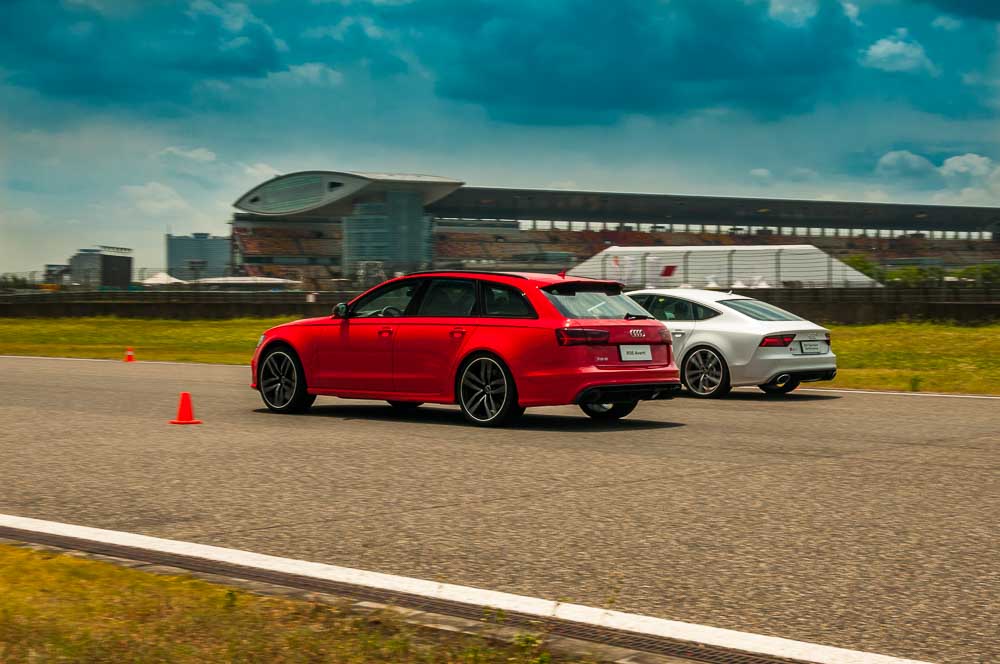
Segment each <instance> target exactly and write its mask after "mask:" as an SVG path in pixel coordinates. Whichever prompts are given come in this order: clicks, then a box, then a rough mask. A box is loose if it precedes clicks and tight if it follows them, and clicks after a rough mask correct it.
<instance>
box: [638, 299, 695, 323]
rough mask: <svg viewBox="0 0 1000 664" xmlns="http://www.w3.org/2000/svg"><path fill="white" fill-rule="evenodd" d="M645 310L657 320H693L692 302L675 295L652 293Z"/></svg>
mask: <svg viewBox="0 0 1000 664" xmlns="http://www.w3.org/2000/svg"><path fill="white" fill-rule="evenodd" d="M646 310H647V311H649V313H651V314H652V315H653V317H654V318H656V319H657V320H685V321H688V320H695V317H694V307H693V305H692V303H690V302H688V301H687V300H681V299H678V298H676V297H668V296H666V295H654V296H653V298H652V300H651V301H650V302H649V304H648V305H647V306H646Z"/></svg>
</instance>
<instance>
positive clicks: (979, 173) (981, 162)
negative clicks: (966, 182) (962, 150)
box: [938, 152, 993, 178]
mask: <svg viewBox="0 0 1000 664" xmlns="http://www.w3.org/2000/svg"><path fill="white" fill-rule="evenodd" d="M938 170H939V171H940V172H941V175H944V176H945V177H950V176H968V177H974V178H977V177H985V176H987V175H989V174H990V172H991V171H992V170H993V160H992V159H990V158H989V157H984V156H982V155H979V154H975V153H973V152H967V153H966V154H963V155H957V156H955V157H948V158H947V159H945V160H944V163H943V164H941V168H940V169H938Z"/></svg>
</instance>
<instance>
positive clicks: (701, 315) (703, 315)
mask: <svg viewBox="0 0 1000 664" xmlns="http://www.w3.org/2000/svg"><path fill="white" fill-rule="evenodd" d="M718 315H719V312H718V311H716V310H715V309H709V308H708V307H705V306H702V305H700V304H696V305H694V319H695V320H708V319H709V318H715V317H716V316H718Z"/></svg>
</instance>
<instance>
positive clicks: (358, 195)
mask: <svg viewBox="0 0 1000 664" xmlns="http://www.w3.org/2000/svg"><path fill="white" fill-rule="evenodd" d="M234 205H235V207H237V208H238V209H239V210H240V212H237V213H235V214H234V215H233V219H232V240H233V249H234V266H235V267H236V269H235V271H236V272H237V273H239V274H247V275H258V276H275V277H282V278H290V279H296V280H299V281H303V282H304V283H305V284H306V287H307V288H314V289H330V288H336V287H338V286H341V285H343V283H344V280H345V279H347V280H353V279H354V277H355V272H356V271H357V269H358V266H361V265H366V266H367V265H370V264H371V261H378V262H381V263H384V264H385V269H386V273H387V274H391V273H392V272H394V271H409V270H413V269H418V268H422V267H450V268H458V267H476V268H489V267H490V266H496V268H497V269H501V268H502V269H514V268H520V269H532V270H547V271H552V272H554V271H558V270H562V269H566V268H569V267H572V266H574V265H577V264H579V263H581V262H582V261H584V260H586V259H588V258H590V257H591V256H593V255H595V254H597V253H599V252H601V251H603V250H604V249H606V248H608V247H610V246H620V247H657V246H695V247H697V246H704V247H713V246H714V247H720V248H725V247H740V246H750V245H787V244H811V245H814V246H816V247H818V248H820V249H822V250H823V251H824V252H826V253H827V254H829V255H831V256H835V257H844V256H849V255H856V254H864V255H867V256H869V257H870V258H872V259H874V260H875V261H877V262H880V263H892V262H894V261H900V262H901V263H904V264H905V263H906V262H907V261H914V260H916V261H925V260H929V259H933V261H934V263H935V264H937V265H943V266H947V267H960V266H965V265H970V264H977V263H983V262H990V261H996V260H1000V209H997V208H990V207H962V206H923V205H909V204H906V205H904V204H891V203H849V202H832V201H795V200H781V199H757V198H729V197H706V196H680V195H668V194H627V193H611V192H590V191H562V190H533V189H506V188H487V187H466V186H463V183H461V182H460V181H458V180H451V179H447V178H441V177H437V176H428V175H392V174H385V173H375V174H371V173H357V172H333V171H306V172H302V173H293V174H289V175H284V176H279V177H277V178H273V179H271V180H269V181H267V182H264V183H262V184H261V185H258V186H257V187H255V188H253V189H251V190H250V191H249V192H247V193H246V194H244V195H243V196H241V197H240V199H238V200H237V202H236V203H235V204H234ZM383 228H384V229H385V230H383Z"/></svg>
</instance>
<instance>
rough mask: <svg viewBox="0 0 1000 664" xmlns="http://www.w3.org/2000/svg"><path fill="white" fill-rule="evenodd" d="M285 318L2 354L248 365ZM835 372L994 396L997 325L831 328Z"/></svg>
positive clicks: (886, 383) (20, 325)
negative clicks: (131, 352) (128, 351)
mask: <svg viewBox="0 0 1000 664" xmlns="http://www.w3.org/2000/svg"><path fill="white" fill-rule="evenodd" d="M286 320H288V319H284V318H271V319H250V318H240V319H233V320H203V321H175V320H138V319H128V318H56V319H47V318H38V319H13V318H7V319H0V344H2V346H0V347H2V349H3V350H2V352H3V353H5V354H11V355H46V356H58V357H97V358H110V359H121V358H122V356H123V355H124V352H125V347H126V346H131V347H133V348H134V349H135V353H136V358H137V359H138V360H140V361H142V360H174V361H182V362H215V363H222V364H246V363H248V362H249V361H250V356H251V355H252V354H253V349H254V346H255V344H256V343H257V337H258V336H259V335H260V333H261V332H263V331H264V330H265V329H267V328H269V327H272V326H274V325H277V324H279V323H282V322H284V321H286ZM831 329H832V331H833V349H834V352H836V353H837V364H838V367H839V373H838V375H837V380H836V381H834V382H833V383H821V384H819V385H821V386H835V387H851V388H864V389H874V390H905V391H910V390H914V389H916V390H919V391H923V392H969V393H980V394H997V393H1000V352H997V348H996V345H997V342H998V341H1000V325H998V324H993V325H983V326H969V327H964V326H958V325H948V324H944V323H886V324H881V325H835V326H831Z"/></svg>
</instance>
